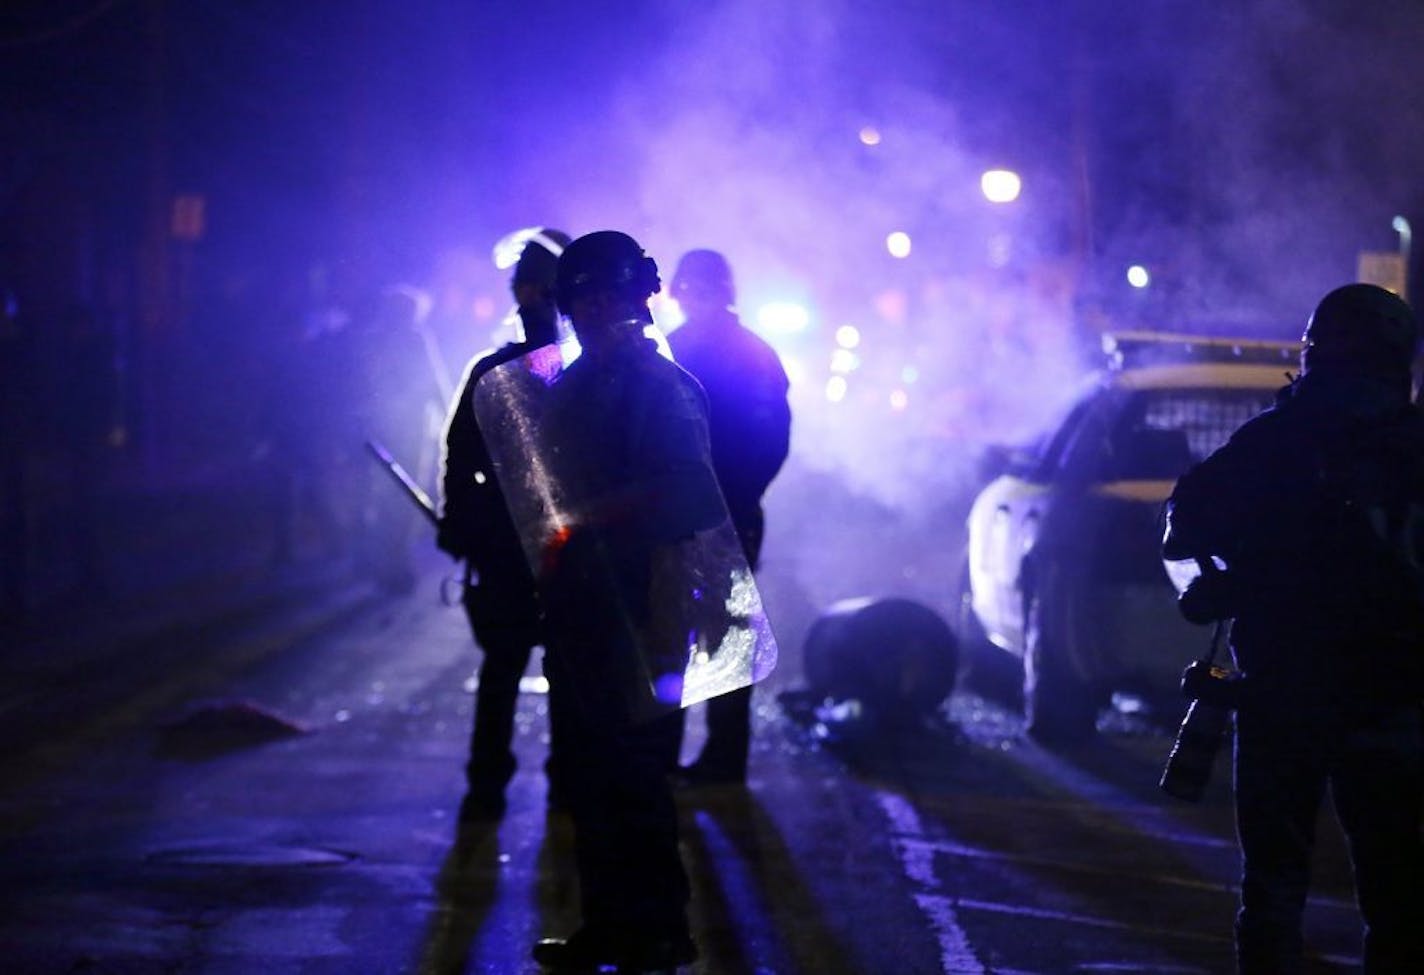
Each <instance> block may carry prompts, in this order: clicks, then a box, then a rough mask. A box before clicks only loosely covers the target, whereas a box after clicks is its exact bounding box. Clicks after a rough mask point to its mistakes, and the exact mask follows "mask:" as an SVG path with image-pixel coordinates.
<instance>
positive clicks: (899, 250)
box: [885, 230, 910, 257]
mask: <svg viewBox="0 0 1424 975" xmlns="http://www.w3.org/2000/svg"><path fill="white" fill-rule="evenodd" d="M885 249H886V250H887V251H889V252H890V256H891V257H909V256H910V235H909V234H907V233H905V232H904V231H903V230H897V231H895V232H894V233H892V234H890V235H889V236H887V237H886V238H885Z"/></svg>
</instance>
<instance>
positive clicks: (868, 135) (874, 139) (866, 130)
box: [860, 125, 880, 146]
mask: <svg viewBox="0 0 1424 975" xmlns="http://www.w3.org/2000/svg"><path fill="white" fill-rule="evenodd" d="M860 142H861V144H862V145H867V146H878V145H880V130H879V129H877V128H876V127H875V126H873V125H866V126H862V127H861V130H860Z"/></svg>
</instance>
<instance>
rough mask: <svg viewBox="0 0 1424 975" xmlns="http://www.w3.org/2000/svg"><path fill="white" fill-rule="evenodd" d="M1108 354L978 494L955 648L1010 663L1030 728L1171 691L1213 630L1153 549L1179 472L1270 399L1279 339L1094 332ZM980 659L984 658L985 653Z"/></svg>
mask: <svg viewBox="0 0 1424 975" xmlns="http://www.w3.org/2000/svg"><path fill="white" fill-rule="evenodd" d="M1103 348H1104V351H1105V353H1106V354H1107V356H1108V366H1107V368H1105V369H1104V370H1103V371H1102V372H1101V373H1099V374H1097V375H1095V376H1093V377H1092V378H1091V379H1090V381H1089V382H1088V383H1087V384H1086V387H1085V389H1084V390H1083V391H1082V392H1081V394H1080V395H1079V396H1078V397H1077V398H1076V399H1075V400H1074V401H1073V403H1072V405H1071V407H1070V408H1069V409H1068V410H1067V412H1066V414H1065V415H1064V416H1063V418H1062V419H1061V421H1060V422H1058V423H1057V424H1054V425H1053V426H1052V427H1051V428H1050V429H1049V430H1048V431H1047V433H1046V434H1045V436H1044V437H1042V438H1041V439H1040V440H1039V442H1038V443H1036V444H1035V445H1033V446H1032V447H1029V448H1024V449H1019V450H1014V451H1010V452H1008V453H1007V455H1006V456H1005V457H1004V458H1003V464H1002V469H1001V471H1000V473H998V475H997V476H995V477H994V478H993V479H992V481H990V482H989V483H988V484H987V486H985V487H984V489H983V490H982V491H981V492H980V493H979V495H978V496H977V497H976V498H975V500H974V503H973V505H972V507H971V509H970V513H969V519H968V546H967V554H966V559H965V567H964V572H963V575H962V579H961V583H960V589H961V591H960V598H959V630H960V634H961V639H962V641H963V642H964V643H965V656H966V658H967V659H970V660H972V659H974V657H975V655H977V654H983V653H993V652H997V651H996V650H995V648H997V650H1000V651H1007V652H1008V653H1009V654H1012V655H1013V656H1015V657H1018V658H1020V659H1021V661H1022V665H1023V699H1024V713H1025V717H1026V718H1027V724H1028V731H1029V733H1030V734H1031V735H1033V736H1034V737H1036V738H1038V739H1040V740H1043V741H1072V740H1077V739H1081V738H1083V737H1086V736H1087V735H1089V734H1091V733H1092V732H1093V730H1094V728H1095V726H1096V721H1097V717H1098V714H1099V711H1100V709H1101V708H1102V707H1103V706H1104V705H1105V704H1107V703H1108V701H1109V699H1110V697H1111V695H1112V694H1113V693H1114V692H1117V691H1123V692H1128V693H1133V694H1136V695H1138V696H1140V697H1142V698H1144V699H1146V700H1148V701H1152V700H1159V699H1163V698H1165V697H1166V696H1168V695H1175V694H1176V688H1177V682H1178V679H1179V676H1180V674H1181V671H1182V668H1183V667H1184V666H1185V665H1186V664H1187V663H1188V662H1189V661H1190V660H1191V659H1192V658H1193V657H1194V656H1197V655H1200V653H1201V652H1202V650H1203V649H1204V647H1205V643H1206V640H1207V639H1208V636H1209V632H1208V631H1207V630H1205V629H1203V628H1201V627H1196V626H1192V625H1191V624H1188V623H1187V622H1185V621H1184V620H1183V619H1182V618H1181V617H1180V615H1179V614H1178V612H1177V609H1176V593H1177V589H1176V588H1175V587H1174V585H1173V583H1172V581H1170V580H1169V578H1168V576H1167V569H1166V567H1165V566H1164V564H1163V562H1162V560H1161V556H1160V551H1159V549H1160V545H1161V537H1162V533H1161V527H1160V524H1159V519H1160V513H1161V508H1162V503H1163V502H1164V501H1165V500H1166V499H1167V496H1168V495H1169V494H1170V493H1171V490H1172V487H1173V485H1174V484H1175V482H1176V479H1177V478H1178V477H1179V476H1180V475H1181V474H1182V473H1183V472H1184V471H1185V470H1186V469H1187V468H1188V467H1189V466H1190V465H1191V464H1193V463H1194V462H1196V461H1199V460H1201V459H1202V458H1204V457H1205V456H1206V455H1207V454H1209V453H1210V452H1211V451H1213V450H1215V449H1216V448H1217V447H1218V446H1220V445H1221V444H1223V443H1225V441H1226V439H1227V438H1228V437H1229V436H1230V435H1231V433H1232V432H1233V431H1234V430H1235V429H1236V428H1237V427H1239V426H1240V425H1241V424H1242V423H1243V422H1245V421H1246V420H1247V419H1249V418H1250V417H1252V416H1254V415H1255V414H1256V413H1258V412H1260V411H1261V410H1263V409H1265V408H1266V407H1268V406H1269V405H1271V403H1272V402H1273V400H1274V398H1275V393H1276V391H1277V390H1278V389H1280V388H1281V387H1282V386H1283V385H1285V383H1286V382H1287V373H1288V372H1293V371H1294V370H1295V368H1296V367H1297V364H1298V362H1299V355H1300V346H1299V344H1297V343H1291V342H1267V341H1236V340H1230V339H1211V338H1202V337H1194V336H1185V335H1170V334H1162V333H1145V332H1124V333H1115V334H1109V335H1106V336H1105V337H1104V339H1103ZM981 659H982V658H981Z"/></svg>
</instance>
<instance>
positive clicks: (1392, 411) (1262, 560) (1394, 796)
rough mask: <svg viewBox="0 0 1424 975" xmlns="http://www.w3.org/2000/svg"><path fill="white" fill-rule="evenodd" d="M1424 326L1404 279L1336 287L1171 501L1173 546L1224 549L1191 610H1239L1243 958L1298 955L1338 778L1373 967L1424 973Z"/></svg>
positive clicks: (1201, 552)
mask: <svg viewBox="0 0 1424 975" xmlns="http://www.w3.org/2000/svg"><path fill="white" fill-rule="evenodd" d="M1417 338H1418V335H1417V325H1416V322H1415V318H1414V315H1413V313H1412V312H1411V310H1410V308H1409V306H1408V305H1407V304H1405V302H1404V301H1403V300H1402V299H1400V298H1399V297H1398V296H1396V295H1394V294H1392V293H1390V292H1388V291H1386V290H1384V289H1382V288H1378V287H1375V286H1373V285H1366V284H1351V285H1346V286H1344V287H1341V288H1337V289H1335V290H1334V291H1331V292H1330V293H1329V294H1327V295H1326V296H1325V297H1324V298H1323V299H1322V300H1321V301H1320V303H1319V305H1318V306H1317V307H1316V309H1315V311H1314V313H1313V314H1312V316H1311V318H1310V321H1309V324H1308V325H1307V327H1306V330H1305V334H1304V337H1303V341H1304V348H1303V350H1302V353H1301V374H1300V376H1299V378H1296V379H1294V380H1293V381H1292V382H1291V383H1290V385H1289V386H1287V387H1286V388H1285V389H1283V390H1282V391H1281V393H1280V396H1279V398H1278V401H1277V403H1276V405H1275V406H1274V407H1272V408H1271V409H1269V410H1267V411H1265V412H1264V413H1262V414H1260V415H1259V416H1257V417H1255V418H1253V419H1252V420H1250V421H1248V422H1247V423H1246V424H1245V425H1244V426H1242V427H1241V429H1239V430H1238V431H1236V433H1235V434H1234V435H1233V436H1232V438H1231V440H1230V441H1229V442H1228V443H1227V444H1226V445H1225V446H1223V447H1222V448H1221V449H1219V450H1218V451H1216V452H1215V453H1213V454H1212V455H1211V456H1210V457H1208V458H1207V459H1206V460H1204V461H1203V462H1202V463H1200V464H1198V465H1197V466H1196V467H1194V468H1193V469H1191V470H1190V471H1188V472H1187V473H1186V474H1185V475H1184V476H1183V477H1182V478H1181V480H1180V481H1179V482H1178V483H1177V485H1176V488H1175V490H1174V491H1173V494H1172V496H1171V498H1170V499H1169V501H1168V503H1167V505H1168V506H1167V530H1166V536H1165V538H1164V542H1163V554H1164V556H1165V557H1166V558H1168V559H1189V558H1195V559H1197V560H1199V561H1202V562H1208V561H1210V562H1212V564H1216V565H1224V571H1220V572H1216V571H1211V572H1205V573H1203V574H1202V575H1201V576H1200V577H1199V578H1198V579H1197V581H1196V582H1195V583H1194V584H1193V585H1192V586H1190V587H1189V588H1188V589H1187V590H1186V592H1185V593H1184V594H1183V596H1182V598H1181V601H1180V604H1179V605H1180V608H1181V611H1182V613H1183V615H1184V616H1186V617H1187V618H1188V619H1190V620H1192V621H1193V622H1198V623H1206V622H1211V621H1213V620H1225V619H1231V620H1233V623H1232V629H1231V650H1232V653H1233V656H1234V657H1235V663H1236V667H1237V669H1238V670H1239V672H1240V678H1239V680H1238V681H1237V682H1235V684H1234V686H1233V688H1232V695H1231V701H1230V702H1229V703H1230V704H1231V705H1232V706H1234V707H1235V711H1236V743H1235V802H1236V818H1237V834H1238V838H1239V842H1240V847H1241V853H1242V882H1241V901H1240V906H1239V910H1238V913H1237V917H1236V957H1237V966H1238V971H1239V972H1241V973H1243V975H1252V973H1267V972H1269V973H1273V975H1288V973H1294V972H1302V971H1304V958H1303V956H1304V939H1303V936H1302V930H1301V925H1302V913H1303V911H1304V907H1305V901H1306V895H1307V890H1308V887H1309V882H1310V868H1311V857H1312V848H1313V844H1314V836H1315V826H1316V819H1317V817H1318V814H1319V810H1320V806H1321V803H1322V800H1323V798H1324V795H1325V792H1326V790H1327V788H1328V789H1329V791H1330V795H1331V798H1332V800H1333V802H1334V806H1335V811H1336V815H1337V817H1338V819H1339V821H1340V824H1341V826H1342V828H1343V830H1344V832H1345V836H1346V839H1347V842H1348V844H1349V850H1350V856H1351V859H1352V862H1353V865H1354V871H1355V884H1356V890H1357V895H1358V900H1359V905H1360V911H1361V915H1362V917H1363V921H1364V970H1365V971H1366V972H1367V973H1384V972H1406V971H1408V972H1418V971H1424V845H1421V841H1420V831H1419V823H1420V815H1421V809H1422V808H1424V708H1421V701H1424V571H1421V566H1424V415H1421V413H1420V411H1419V409H1418V408H1417V407H1416V406H1415V405H1414V404H1413V403H1411V401H1410V395H1411V381H1412V376H1411V367H1412V363H1413V361H1414V357H1415V351H1416V344H1417ZM1191 690H1192V689H1191V688H1188V691H1189V693H1190V692H1191ZM1196 690H1198V691H1200V690H1201V687H1200V686H1198V687H1196Z"/></svg>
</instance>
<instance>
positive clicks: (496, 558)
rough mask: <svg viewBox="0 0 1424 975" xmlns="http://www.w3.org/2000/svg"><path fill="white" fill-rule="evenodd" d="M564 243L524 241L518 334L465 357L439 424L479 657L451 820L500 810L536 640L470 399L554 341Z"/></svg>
mask: <svg viewBox="0 0 1424 975" xmlns="http://www.w3.org/2000/svg"><path fill="white" fill-rule="evenodd" d="M569 241H570V237H569V236H568V234H565V233H564V232H563V231H560V230H554V229H551V228H542V229H537V230H536V231H534V232H533V233H532V234H530V235H529V237H528V240H527V242H526V243H525V244H524V248H523V250H522V252H520V256H519V259H518V262H517V263H516V264H515V266H514V275H513V277H512V279H511V281H510V288H511V290H512V291H513V293H514V299H515V302H516V303H517V306H518V313H519V319H520V323H521V325H522V329H523V333H524V334H523V336H522V337H521V338H520V339H519V340H518V341H514V342H509V343H507V344H505V345H503V346H501V347H500V348H498V349H496V350H494V351H492V352H488V353H484V354H481V355H479V356H477V357H476V358H475V359H473V360H471V362H470V363H469V365H468V366H467V367H466V369H465V377H464V380H463V382H462V383H461V388H460V392H459V395H458V396H457V397H456V399H455V401H454V403H452V404H451V407H450V412H449V415H448V418H447V420H446V424H445V450H444V454H443V457H442V472H441V480H440V487H441V500H442V507H441V519H440V528H439V533H438V536H437V542H436V544H438V545H439V547H440V548H441V549H442V550H444V551H445V552H448V553H449V554H451V555H453V556H455V557H456V558H459V559H464V560H466V564H467V573H466V584H465V588H464V598H463V602H464V607H465V612H466V615H468V617H469V619H470V627H471V629H472V630H473V632H474V636H475V641H476V642H477V643H478V644H479V645H480V649H481V650H482V651H483V652H484V659H483V660H482V662H481V664H480V671H479V688H478V689H477V691H476V693H475V719H474V728H473V730H472V732H471V736H470V755H469V761H468V763H467V764H466V767H465V778H466V782H467V790H466V793H465V797H464V800H463V801H462V802H461V804H460V819H461V821H465V822H468V821H474V820H481V819H489V818H497V817H498V816H500V815H502V814H503V813H504V809H505V796H504V791H505V787H506V786H507V785H508V783H509V780H510V778H511V777H512V776H513V775H514V769H515V758H514V752H513V750H512V748H511V742H512V740H513V734H514V713H515V706H516V702H517V699H518V696H519V681H520V678H521V677H522V676H523V675H524V671H525V669H526V668H527V667H528V665H529V658H530V655H531V653H532V651H533V648H534V647H535V646H538V645H541V644H542V643H543V642H544V635H543V627H542V623H541V620H540V609H539V604H538V599H537V597H536V594H535V587H534V576H533V574H532V572H531V571H530V569H529V566H528V563H527V562H526V561H525V558H524V552H523V549H522V548H521V547H520V542H519V535H518V533H517V532H516V531H515V528H514V525H513V524H512V522H511V521H510V517H509V513H508V510H507V508H506V505H505V501H504V497H503V495H502V494H501V492H500V490H499V487H498V485H497V484H496V482H495V479H494V475H493V469H492V467H491V465H490V457H489V452H488V449H487V447H486V444H485V438H484V436H483V435H482V434H481V432H480V428H479V425H478V423H477V422H476V419H475V412H474V407H473V403H472V400H473V396H474V389H475V385H476V384H477V383H478V382H479V381H480V379H481V378H482V377H483V376H485V374H487V373H488V372H489V371H490V370H492V369H494V368H496V367H498V366H500V365H502V364H503V363H506V362H510V361H512V360H514V359H517V358H519V357H520V356H523V355H525V354H527V353H529V352H531V351H532V350H534V349H537V348H540V347H542V346H546V345H549V344H550V343H553V342H556V341H557V340H558V337H559V329H558V324H559V315H558V309H557V307H556V306H555V304H554V271H555V268H556V266H557V262H558V258H559V255H560V254H561V253H563V249H564V247H565V246H566V245H567V244H568V243H569ZM557 698H558V694H557V691H556V690H554V689H552V688H551V691H550V707H549V721H550V736H549V737H550V756H549V760H548V762H547V763H546V765H545V771H546V774H547V775H548V777H549V797H550V804H551V805H558V804H559V802H560V801H561V800H560V790H559V788H558V785H557V783H558V774H559V772H558V769H559V755H558V752H559V741H560V738H561V737H562V736H561V734H560V732H561V728H560V716H561V711H560V708H559V707H558V703H559V702H558V700H557Z"/></svg>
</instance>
